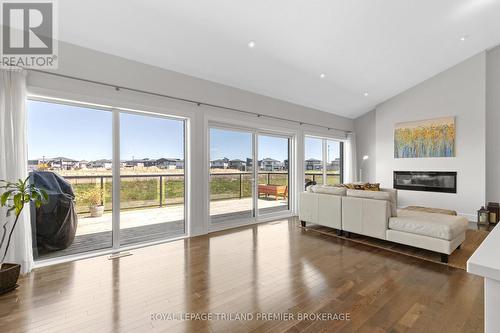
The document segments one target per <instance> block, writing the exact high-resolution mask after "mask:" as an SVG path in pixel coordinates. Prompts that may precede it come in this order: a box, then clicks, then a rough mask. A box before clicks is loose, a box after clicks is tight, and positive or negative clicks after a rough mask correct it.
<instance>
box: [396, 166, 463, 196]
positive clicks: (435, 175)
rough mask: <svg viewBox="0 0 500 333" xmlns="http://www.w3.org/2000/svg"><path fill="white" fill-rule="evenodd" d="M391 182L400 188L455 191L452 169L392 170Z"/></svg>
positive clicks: (454, 173) (455, 179) (455, 174)
mask: <svg viewBox="0 0 500 333" xmlns="http://www.w3.org/2000/svg"><path fill="white" fill-rule="evenodd" d="M393 182H394V183H393V187H394V188H395V189H400V190H409V191H426V192H443V193H457V173H456V172H454V171H453V172H450V171H445V172H443V171H394V177H393Z"/></svg>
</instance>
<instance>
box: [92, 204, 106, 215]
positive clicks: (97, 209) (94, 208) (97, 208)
mask: <svg viewBox="0 0 500 333" xmlns="http://www.w3.org/2000/svg"><path fill="white" fill-rule="evenodd" d="M103 213H104V206H90V217H101V216H102V214H103Z"/></svg>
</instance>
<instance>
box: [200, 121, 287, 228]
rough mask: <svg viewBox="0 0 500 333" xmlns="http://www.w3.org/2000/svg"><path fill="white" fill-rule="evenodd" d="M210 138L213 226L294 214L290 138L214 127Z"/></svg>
mask: <svg viewBox="0 0 500 333" xmlns="http://www.w3.org/2000/svg"><path fill="white" fill-rule="evenodd" d="M209 135H210V138H209V140H210V162H209V163H210V169H209V170H210V172H209V182H210V186H209V192H210V193H209V196H210V204H209V211H210V223H211V225H212V226H216V227H217V226H225V225H236V224H242V223H250V222H253V221H256V220H257V219H258V218H259V217H265V216H266V215H269V214H276V213H283V212H287V211H289V210H290V205H289V198H290V192H291V191H290V185H291V184H290V183H291V182H290V180H291V178H290V165H291V163H290V160H291V159H290V156H291V155H290V151H291V138H290V137H287V136H280V135H274V134H272V133H259V132H258V131H255V130H244V129H233V128H230V127H225V126H224V127H222V126H221V127H216V126H213V127H211V128H210V133H209ZM254 161H255V163H254Z"/></svg>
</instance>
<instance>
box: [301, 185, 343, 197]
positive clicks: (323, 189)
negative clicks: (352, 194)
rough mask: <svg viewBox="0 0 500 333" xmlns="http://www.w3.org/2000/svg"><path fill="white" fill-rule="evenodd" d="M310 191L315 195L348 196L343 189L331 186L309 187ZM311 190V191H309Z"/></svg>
mask: <svg viewBox="0 0 500 333" xmlns="http://www.w3.org/2000/svg"><path fill="white" fill-rule="evenodd" d="M307 189H308V191H310V192H313V193H321V194H331V195H341V196H344V195H346V189H345V188H343V187H336V186H329V185H312V186H309V187H308V188H307ZM309 189H310V190H309Z"/></svg>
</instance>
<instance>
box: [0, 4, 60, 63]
mask: <svg viewBox="0 0 500 333" xmlns="http://www.w3.org/2000/svg"><path fill="white" fill-rule="evenodd" d="M1 4H2V6H1V7H2V15H1V19H2V43H1V44H2V64H1V65H2V66H4V67H6V66H18V67H36V68H52V69H54V68H57V38H56V37H57V36H56V33H57V29H56V27H57V25H56V20H55V19H56V17H55V3H54V1H50V0H45V1H44V0H41V1H36V0H35V1H30V2H21V1H2V3H1Z"/></svg>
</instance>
